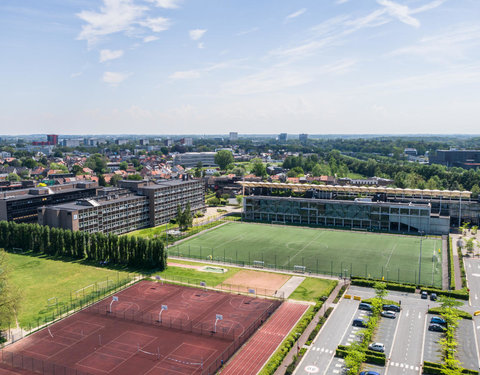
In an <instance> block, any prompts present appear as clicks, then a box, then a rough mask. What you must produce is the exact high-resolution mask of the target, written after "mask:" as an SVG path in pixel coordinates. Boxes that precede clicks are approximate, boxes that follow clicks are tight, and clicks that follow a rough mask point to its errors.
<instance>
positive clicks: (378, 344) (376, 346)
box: [368, 342, 385, 353]
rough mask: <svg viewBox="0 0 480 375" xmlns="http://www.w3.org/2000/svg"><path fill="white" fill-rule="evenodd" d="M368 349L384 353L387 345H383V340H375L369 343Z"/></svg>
mask: <svg viewBox="0 0 480 375" xmlns="http://www.w3.org/2000/svg"><path fill="white" fill-rule="evenodd" d="M368 349H370V350H373V351H374V352H379V353H384V352H385V345H383V344H382V343H381V342H373V343H371V344H370V345H368Z"/></svg>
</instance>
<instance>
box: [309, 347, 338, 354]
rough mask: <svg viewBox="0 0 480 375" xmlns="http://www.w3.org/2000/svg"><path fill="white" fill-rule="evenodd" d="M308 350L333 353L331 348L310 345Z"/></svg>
mask: <svg viewBox="0 0 480 375" xmlns="http://www.w3.org/2000/svg"><path fill="white" fill-rule="evenodd" d="M310 350H312V351H314V352H320V353H328V354H333V350H331V349H325V348H318V347H312V348H311V349H310Z"/></svg>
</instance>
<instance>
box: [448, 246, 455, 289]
mask: <svg viewBox="0 0 480 375" xmlns="http://www.w3.org/2000/svg"><path fill="white" fill-rule="evenodd" d="M448 271H449V276H450V283H449V287H450V290H455V264H454V262H453V246H452V237H449V238H448Z"/></svg>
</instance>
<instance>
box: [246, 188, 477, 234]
mask: <svg viewBox="0 0 480 375" xmlns="http://www.w3.org/2000/svg"><path fill="white" fill-rule="evenodd" d="M239 184H241V185H242V186H243V192H244V196H245V197H244V201H243V205H244V207H243V208H244V213H243V215H244V219H246V220H252V221H263V222H277V223H290V224H299V225H319V226H327V227H328V226H331V227H342V228H350V229H360V230H382V231H390V232H397V233H398V232H400V233H418V232H423V233H426V234H448V233H449V231H450V227H452V226H453V227H454V226H458V225H459V224H461V223H463V222H464V221H470V222H472V223H475V224H476V223H478V222H479V217H480V205H479V204H478V201H473V200H471V193H470V192H468V191H462V192H460V191H448V190H444V191H439V190H420V189H397V188H386V187H370V186H369V187H366V186H362V187H359V186H336V185H334V186H330V185H310V184H281V183H280V184H279V183H268V182H243V181H242V182H239Z"/></svg>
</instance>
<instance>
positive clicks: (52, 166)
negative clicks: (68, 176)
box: [50, 163, 68, 173]
mask: <svg viewBox="0 0 480 375" xmlns="http://www.w3.org/2000/svg"><path fill="white" fill-rule="evenodd" d="M50 169H55V170H58V171H62V172H65V173H68V168H67V166H66V165H64V164H60V163H50Z"/></svg>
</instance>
